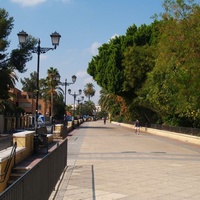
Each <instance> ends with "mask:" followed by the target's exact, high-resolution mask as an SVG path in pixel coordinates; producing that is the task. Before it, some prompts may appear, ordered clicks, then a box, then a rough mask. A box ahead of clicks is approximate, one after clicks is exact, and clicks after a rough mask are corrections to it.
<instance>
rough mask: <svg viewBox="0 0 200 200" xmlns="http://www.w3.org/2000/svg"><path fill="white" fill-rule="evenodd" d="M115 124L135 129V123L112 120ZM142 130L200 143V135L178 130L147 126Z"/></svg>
mask: <svg viewBox="0 0 200 200" xmlns="http://www.w3.org/2000/svg"><path fill="white" fill-rule="evenodd" d="M112 123H113V124H116V125H119V126H123V127H127V128H131V129H135V125H131V124H125V123H119V122H112ZM140 130H141V131H143V132H146V133H150V134H155V135H159V136H163V137H168V138H172V139H176V140H180V141H182V142H186V143H191V144H196V145H200V137H198V136H193V135H187V134H181V133H176V132H170V131H164V130H159V129H153V128H146V127H140Z"/></svg>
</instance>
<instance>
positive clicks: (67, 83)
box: [60, 75, 76, 105]
mask: <svg viewBox="0 0 200 200" xmlns="http://www.w3.org/2000/svg"><path fill="white" fill-rule="evenodd" d="M75 82H76V76H75V75H73V76H72V82H67V79H65V81H64V82H60V85H62V86H65V105H66V104H67V100H66V95H67V93H66V91H67V86H69V85H71V84H74V83H75Z"/></svg>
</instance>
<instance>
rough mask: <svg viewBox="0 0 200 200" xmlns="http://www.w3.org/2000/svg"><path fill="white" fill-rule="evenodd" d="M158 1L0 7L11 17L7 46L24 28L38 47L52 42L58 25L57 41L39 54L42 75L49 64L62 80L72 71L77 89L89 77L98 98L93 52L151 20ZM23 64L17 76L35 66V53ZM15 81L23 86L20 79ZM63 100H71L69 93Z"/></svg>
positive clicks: (31, 0)
mask: <svg viewBox="0 0 200 200" xmlns="http://www.w3.org/2000/svg"><path fill="white" fill-rule="evenodd" d="M162 3H163V0H0V7H1V8H5V9H6V11H7V12H8V13H9V16H11V17H13V18H14V28H13V30H12V33H11V35H10V36H9V40H10V49H14V48H16V47H17V46H18V37H17V33H18V32H20V31H22V30H24V31H26V32H27V33H28V34H30V35H32V36H33V37H36V38H39V39H40V40H41V47H52V46H51V40H50V34H51V33H53V32H55V31H57V32H58V33H59V34H60V35H61V40H60V45H59V46H58V47H57V49H56V50H54V51H49V52H47V53H46V54H42V55H41V58H40V78H45V77H46V75H47V70H48V69H49V68H50V67H54V68H57V69H58V71H59V73H60V75H61V81H62V82H63V81H64V80H65V79H67V80H68V82H71V76H72V75H76V76H77V82H76V83H75V84H73V85H70V86H69V87H67V89H69V88H70V89H71V90H72V93H74V92H76V93H78V90H79V89H82V90H83V89H84V86H85V85H86V84H87V83H93V84H94V89H95V90H96V93H95V96H94V97H92V99H91V100H92V101H94V102H95V103H96V104H97V102H98V98H99V91H100V87H99V86H98V85H97V84H96V83H95V82H94V81H93V80H92V77H91V76H89V75H88V74H87V67H88V63H89V62H90V61H91V59H92V56H95V55H96V54H97V53H98V47H99V46H100V45H102V44H103V43H107V42H108V41H109V39H110V38H112V37H113V36H114V35H124V34H125V33H126V30H127V28H128V27H130V26H131V25H133V24H136V25H137V26H140V25H141V24H150V23H151V22H152V21H153V20H152V19H151V17H152V16H153V15H154V14H159V13H161V12H163V7H162ZM8 52H9V51H8ZM26 67H27V72H26V73H23V74H19V73H17V75H18V77H19V79H20V78H24V77H30V73H31V72H33V71H36V69H37V54H33V59H32V60H31V61H30V62H28V63H27V65H26ZM16 87H17V88H18V89H21V83H20V81H19V82H17V84H16ZM63 89H64V87H63ZM85 100H87V99H86V98H85ZM67 103H73V97H72V96H70V95H69V94H67Z"/></svg>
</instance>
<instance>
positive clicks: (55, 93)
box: [45, 67, 65, 116]
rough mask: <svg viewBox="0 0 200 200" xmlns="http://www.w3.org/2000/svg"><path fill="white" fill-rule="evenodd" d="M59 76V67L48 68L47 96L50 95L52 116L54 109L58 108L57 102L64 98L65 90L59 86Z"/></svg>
mask: <svg viewBox="0 0 200 200" xmlns="http://www.w3.org/2000/svg"><path fill="white" fill-rule="evenodd" d="M57 76H60V75H59V72H58V70H57V68H53V67H50V68H49V69H48V70H47V78H46V88H45V91H46V92H47V94H46V98H47V97H49V100H50V108H51V109H50V110H51V116H52V114H53V113H52V112H53V111H54V109H55V110H56V104H57V103H58V102H60V98H62V101H63V90H62V88H61V87H59V82H60V81H59V80H57V79H56V77H57ZM64 112H65V108H64Z"/></svg>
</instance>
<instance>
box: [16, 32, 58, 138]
mask: <svg viewBox="0 0 200 200" xmlns="http://www.w3.org/2000/svg"><path fill="white" fill-rule="evenodd" d="M17 35H18V38H19V43H20V44H21V45H22V44H24V43H25V42H26V39H27V37H28V34H27V33H26V32H24V31H21V32H19V33H18V34H17ZM50 37H51V41H52V45H53V46H54V48H48V47H41V46H40V39H39V40H38V43H37V47H35V48H33V50H32V52H33V53H37V84H36V88H37V95H36V112H35V117H36V124H35V132H36V136H38V133H37V128H38V99H39V70H40V54H44V53H46V52H47V51H49V50H54V49H56V47H57V46H58V45H59V42H60V38H61V35H60V34H59V33H57V32H54V33H52V34H51V35H50Z"/></svg>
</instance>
